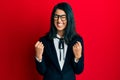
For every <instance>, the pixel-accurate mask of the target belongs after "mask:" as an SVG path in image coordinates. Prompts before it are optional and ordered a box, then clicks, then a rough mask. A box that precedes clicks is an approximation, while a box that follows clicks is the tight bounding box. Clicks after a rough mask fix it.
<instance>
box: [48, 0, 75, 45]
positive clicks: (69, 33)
mask: <svg viewBox="0 0 120 80" xmlns="http://www.w3.org/2000/svg"><path fill="white" fill-rule="evenodd" d="M57 9H61V10H63V11H64V12H65V13H66V16H67V25H66V28H65V32H64V39H65V42H66V43H67V44H68V43H69V41H71V40H72V38H73V37H74V36H75V35H76V31H75V21H74V15H73V12H72V8H71V6H70V5H69V4H68V3H66V2H61V3H59V4H57V5H56V6H55V7H54V8H53V11H52V15H51V23H50V31H49V32H48V36H49V39H53V38H54V37H55V36H56V34H57V29H56V28H55V25H54V14H55V11H56V10H57Z"/></svg>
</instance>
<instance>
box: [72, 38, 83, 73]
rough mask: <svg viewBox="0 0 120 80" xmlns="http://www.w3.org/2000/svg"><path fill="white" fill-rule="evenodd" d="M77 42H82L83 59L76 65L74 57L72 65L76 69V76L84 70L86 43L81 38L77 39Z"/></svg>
mask: <svg viewBox="0 0 120 80" xmlns="http://www.w3.org/2000/svg"><path fill="white" fill-rule="evenodd" d="M76 41H80V42H81V45H82V56H81V58H80V59H79V61H78V62H77V63H76V62H75V61H74V57H73V59H72V65H73V69H74V72H75V74H80V73H81V72H82V71H83V69H84V43H83V39H82V38H81V37H80V38H77V40H75V42H76Z"/></svg>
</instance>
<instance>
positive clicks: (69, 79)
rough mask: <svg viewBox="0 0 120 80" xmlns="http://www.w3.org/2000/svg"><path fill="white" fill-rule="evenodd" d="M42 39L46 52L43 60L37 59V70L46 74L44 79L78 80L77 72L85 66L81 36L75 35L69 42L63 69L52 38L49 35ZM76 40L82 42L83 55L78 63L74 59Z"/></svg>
mask: <svg viewBox="0 0 120 80" xmlns="http://www.w3.org/2000/svg"><path fill="white" fill-rule="evenodd" d="M40 41H42V43H43V44H44V46H45V48H44V53H43V58H42V62H38V61H37V60H36V68H37V71H38V72H39V73H40V74H41V75H43V76H44V80H76V79H75V74H79V73H81V72H82V71H83V68H84V55H83V53H84V47H83V40H82V38H81V37H80V36H75V37H74V38H73V39H72V40H71V41H70V42H69V44H68V49H67V53H66V58H65V63H64V66H63V69H62V70H61V69H60V66H59V63H58V59H57V55H56V51H55V47H54V43H53V40H50V39H49V38H48V36H44V37H42V38H40ZM76 41H79V42H81V44H82V57H81V58H80V59H79V61H78V62H77V63H76V62H75V61H74V54H73V51H72V46H73V45H74V44H75V43H76Z"/></svg>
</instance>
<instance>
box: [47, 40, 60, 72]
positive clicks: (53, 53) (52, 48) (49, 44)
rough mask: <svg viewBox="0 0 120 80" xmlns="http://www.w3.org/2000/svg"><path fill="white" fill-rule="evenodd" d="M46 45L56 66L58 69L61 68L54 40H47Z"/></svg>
mask: <svg viewBox="0 0 120 80" xmlns="http://www.w3.org/2000/svg"><path fill="white" fill-rule="evenodd" d="M46 45H47V47H48V48H46V49H48V50H47V52H48V55H49V57H50V59H51V60H52V62H53V63H54V65H55V66H56V68H57V69H58V70H61V69H60V66H59V62H58V59H57V54H56V50H55V46H54V43H53V40H50V42H47V43H46Z"/></svg>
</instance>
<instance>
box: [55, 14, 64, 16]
mask: <svg viewBox="0 0 120 80" xmlns="http://www.w3.org/2000/svg"><path fill="white" fill-rule="evenodd" d="M55 15H57V16H66V14H62V15H58V14H55Z"/></svg>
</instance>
